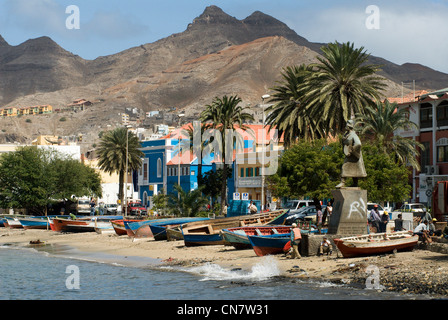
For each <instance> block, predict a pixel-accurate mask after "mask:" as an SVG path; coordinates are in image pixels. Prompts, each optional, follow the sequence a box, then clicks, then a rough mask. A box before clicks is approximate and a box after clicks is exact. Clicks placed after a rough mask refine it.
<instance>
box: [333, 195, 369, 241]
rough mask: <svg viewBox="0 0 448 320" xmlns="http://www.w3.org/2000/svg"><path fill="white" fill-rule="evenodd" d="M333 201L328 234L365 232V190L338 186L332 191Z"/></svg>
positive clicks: (358, 233)
mask: <svg viewBox="0 0 448 320" xmlns="http://www.w3.org/2000/svg"><path fill="white" fill-rule="evenodd" d="M331 193H332V195H333V198H334V203H333V213H332V214H331V218H330V223H329V226H328V233H329V234H337V235H341V236H355V235H361V234H366V233H367V190H362V189H361V188H340V189H336V190H333V191H332V192H331Z"/></svg>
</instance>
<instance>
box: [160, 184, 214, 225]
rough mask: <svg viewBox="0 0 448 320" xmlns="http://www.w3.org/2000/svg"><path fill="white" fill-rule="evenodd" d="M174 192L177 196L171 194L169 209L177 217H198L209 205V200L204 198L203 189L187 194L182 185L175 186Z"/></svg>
mask: <svg viewBox="0 0 448 320" xmlns="http://www.w3.org/2000/svg"><path fill="white" fill-rule="evenodd" d="M174 190H175V191H176V192H177V194H176V195H174V194H170V196H169V198H170V199H169V207H170V209H171V211H172V212H173V213H174V214H175V215H177V216H181V217H195V216H198V215H199V213H200V212H201V209H202V208H203V207H204V206H205V205H206V204H207V203H208V200H207V198H205V197H203V196H202V192H201V189H195V190H191V191H188V192H186V191H184V189H182V187H181V186H180V185H178V184H175V185H174Z"/></svg>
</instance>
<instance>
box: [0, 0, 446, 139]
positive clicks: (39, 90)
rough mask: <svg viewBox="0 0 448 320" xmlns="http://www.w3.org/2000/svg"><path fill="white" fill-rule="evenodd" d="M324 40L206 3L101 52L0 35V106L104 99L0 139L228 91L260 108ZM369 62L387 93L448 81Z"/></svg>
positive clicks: (97, 122) (186, 105) (10, 122)
mask: <svg viewBox="0 0 448 320" xmlns="http://www.w3.org/2000/svg"><path fill="white" fill-rule="evenodd" d="M322 45H323V44H319V43H311V42H309V41H308V40H306V39H305V38H303V37H301V36H299V35H298V34H297V33H296V32H294V31H293V30H292V29H290V28H289V27H288V26H287V25H286V24H284V23H283V22H281V21H279V20H277V19H275V18H273V17H271V16H269V15H266V14H264V13H262V12H259V11H257V12H254V13H253V14H251V15H250V16H248V17H247V18H245V19H243V20H238V19H236V18H234V17H232V16H230V15H228V14H226V13H225V12H223V11H222V10H221V9H220V8H218V7H216V6H210V7H207V8H206V9H205V10H204V12H203V13H202V14H201V15H199V16H198V17H197V18H196V19H194V20H193V21H192V23H190V24H189V25H188V26H187V28H186V30H185V31H183V32H180V33H177V34H173V35H171V36H169V37H166V38H164V39H161V40H159V41H156V42H154V43H147V44H143V45H141V46H138V47H134V48H130V49H128V50H125V51H122V52H120V53H117V54H113V55H109V56H104V57H99V58H97V59H95V60H84V59H82V58H81V57H79V56H77V55H74V54H72V53H70V52H68V51H66V50H64V49H63V48H61V47H60V46H59V45H58V44H56V43H55V42H54V41H52V40H51V39H50V38H48V37H41V38H38V39H32V40H28V41H26V42H24V43H22V44H20V45H18V46H10V45H9V44H8V43H7V42H6V41H5V40H4V39H3V38H2V37H1V36H0V74H1V77H0V106H5V105H9V106H11V105H14V106H29V105H36V104H51V105H53V107H54V108H58V107H63V106H65V105H67V104H68V103H70V102H72V101H73V100H74V99H77V98H86V99H90V100H97V101H101V103H97V104H94V105H93V106H92V107H90V108H89V109H88V110H87V111H84V112H87V114H83V113H80V114H71V115H70V116H69V117H64V118H65V120H64V123H60V122H58V119H60V118H61V115H50V116H45V117H44V118H42V119H44V121H39V120H37V118H36V119H35V120H34V119H33V120H32V121H33V122H32V124H30V122H28V123H25V122H23V121H24V120H23V119H0V121H2V122H3V123H2V127H3V128H4V129H3V133H0V142H1V140H2V134H3V135H8V134H9V135H10V136H9V137H11V136H13V137H17V136H22V137H23V140H29V139H32V138H33V136H34V137H35V135H36V134H49V133H55V134H59V135H69V134H76V133H78V132H95V131H99V130H103V129H104V126H105V125H106V124H111V125H114V124H117V125H118V124H119V121H120V119H119V113H120V112H123V111H124V108H125V107H138V108H141V109H143V110H145V111H149V110H166V109H168V108H172V107H175V108H177V109H178V110H179V109H182V112H184V113H186V114H189V115H191V116H194V115H195V114H197V113H198V112H200V110H201V109H202V108H203V106H204V105H206V104H208V103H210V102H211V100H212V99H213V98H214V97H215V96H221V95H224V94H228V95H229V94H238V95H239V96H240V97H241V98H242V99H243V102H244V103H246V104H248V105H249V104H250V105H251V106H255V105H257V104H259V103H260V97H261V95H263V94H265V93H266V92H267V91H268V90H269V88H271V87H272V86H273V85H275V81H276V80H278V79H279V78H280V72H281V70H282V68H283V67H286V66H288V65H293V64H301V63H306V64H308V63H311V62H314V61H316V60H315V58H316V56H317V55H318V54H319V48H320V47H321V46H322ZM371 61H372V62H373V63H378V64H381V65H382V66H383V71H382V75H383V76H385V77H386V78H387V79H389V80H388V84H389V88H388V91H387V92H386V95H387V96H399V95H400V94H401V82H406V83H409V82H412V80H416V85H417V88H419V87H423V88H424V89H439V88H442V87H446V84H447V83H448V75H447V74H444V73H441V72H438V71H435V70H432V69H430V68H427V67H425V66H421V65H415V64H410V63H409V64H404V65H401V66H400V65H396V64H394V63H391V62H389V61H387V60H385V59H383V58H379V57H371ZM22 122H23V123H22ZM48 122H50V123H51V125H48ZM49 128H51V130H49ZM48 131H51V132H48ZM94 137H95V134H94V133H92V139H93V138H94ZM3 140H5V139H3Z"/></svg>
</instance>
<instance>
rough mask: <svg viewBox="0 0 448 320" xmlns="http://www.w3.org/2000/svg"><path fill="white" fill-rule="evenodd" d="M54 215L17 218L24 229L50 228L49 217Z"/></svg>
mask: <svg viewBox="0 0 448 320" xmlns="http://www.w3.org/2000/svg"><path fill="white" fill-rule="evenodd" d="M54 217H55V216H47V217H45V216H34V217H29V218H18V220H19V222H20V223H21V224H22V226H23V228H24V229H50V219H52V218H54Z"/></svg>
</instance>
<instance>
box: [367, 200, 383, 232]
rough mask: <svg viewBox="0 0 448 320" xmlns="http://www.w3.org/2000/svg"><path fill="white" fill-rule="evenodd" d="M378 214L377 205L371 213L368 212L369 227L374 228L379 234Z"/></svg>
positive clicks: (379, 219)
mask: <svg viewBox="0 0 448 320" xmlns="http://www.w3.org/2000/svg"><path fill="white" fill-rule="evenodd" d="M380 221H381V218H380V213H379V212H378V205H377V204H376V205H375V206H374V207H373V209H372V211H370V217H369V222H370V226H371V227H374V228H375V232H380Z"/></svg>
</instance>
